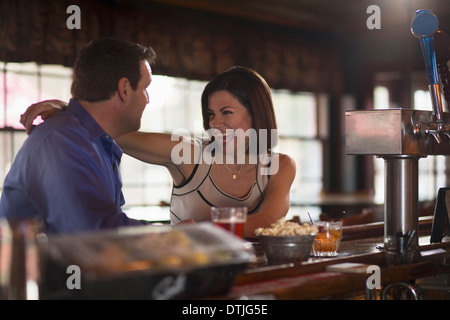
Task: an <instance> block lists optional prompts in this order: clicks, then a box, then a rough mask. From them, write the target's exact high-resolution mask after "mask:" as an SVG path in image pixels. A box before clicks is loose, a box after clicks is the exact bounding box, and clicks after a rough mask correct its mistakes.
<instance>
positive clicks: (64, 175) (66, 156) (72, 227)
mask: <svg viewBox="0 0 450 320" xmlns="http://www.w3.org/2000/svg"><path fill="white" fill-rule="evenodd" d="M121 157H122V150H121V149H120V148H119V146H117V144H116V143H115V142H114V140H113V139H112V138H111V137H110V136H109V135H108V134H107V133H106V132H105V131H104V130H103V129H102V128H101V127H100V126H99V124H98V123H97V122H96V121H95V120H94V119H93V118H92V117H91V115H90V114H89V113H88V112H87V111H86V110H85V109H84V108H83V107H82V106H81V105H80V104H79V103H78V101H76V100H74V99H72V100H70V103H69V106H68V108H67V110H66V111H64V112H58V114H56V115H55V116H53V117H51V118H49V119H47V120H46V121H45V122H44V123H42V124H40V125H39V126H37V127H36V128H35V129H34V130H33V131H32V133H31V134H30V136H29V137H28V138H27V140H26V141H25V143H24V144H23V146H22V148H21V149H20V150H19V152H18V154H17V157H16V159H15V160H14V162H13V164H12V166H11V169H10V171H9V173H8V175H7V177H6V179H5V182H4V185H3V192H2V197H1V199H0V217H6V218H13V219H16V218H17V219H23V218H41V219H43V220H44V221H45V224H46V227H47V232H49V233H53V232H58V233H64V232H77V231H88V230H98V229H104V228H115V227H119V226H127V225H142V224H145V223H147V222H144V221H140V220H133V219H130V218H128V217H127V216H126V214H125V213H124V212H123V211H122V209H121V206H122V205H123V204H124V203H125V200H124V197H123V194H122V181H121V178H120V173H119V164H120V159H121Z"/></svg>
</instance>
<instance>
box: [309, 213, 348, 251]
mask: <svg viewBox="0 0 450 320" xmlns="http://www.w3.org/2000/svg"><path fill="white" fill-rule="evenodd" d="M314 225H315V226H316V227H317V229H318V232H317V235H316V237H315V239H314V243H313V254H314V255H315V256H316V257H336V256H337V255H338V254H339V249H340V244H341V238H342V222H341V221H334V222H332V221H317V222H314Z"/></svg>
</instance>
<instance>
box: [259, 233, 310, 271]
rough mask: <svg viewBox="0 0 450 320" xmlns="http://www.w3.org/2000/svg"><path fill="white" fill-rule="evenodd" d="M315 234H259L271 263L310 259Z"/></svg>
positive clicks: (266, 256)
mask: <svg viewBox="0 0 450 320" xmlns="http://www.w3.org/2000/svg"><path fill="white" fill-rule="evenodd" d="M314 237H315V235H314V234H308V235H292V236H265V235H258V240H259V242H260V244H261V246H262V248H263V250H264V256H265V258H266V261H267V263H269V264H282V263H293V262H301V261H305V260H308V258H309V256H310V255H311V249H312V245H313V242H314Z"/></svg>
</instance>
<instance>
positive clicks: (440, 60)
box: [434, 30, 450, 106]
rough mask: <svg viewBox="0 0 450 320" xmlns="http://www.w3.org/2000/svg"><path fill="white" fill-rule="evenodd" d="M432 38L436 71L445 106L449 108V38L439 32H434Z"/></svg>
mask: <svg viewBox="0 0 450 320" xmlns="http://www.w3.org/2000/svg"><path fill="white" fill-rule="evenodd" d="M434 37H435V49H436V62H437V69H438V72H439V76H440V77H441V83H442V89H443V92H444V97H445V101H447V106H450V71H449V70H448V65H447V62H448V61H449V60H450V38H449V37H448V35H447V34H446V33H445V32H443V31H441V30H438V31H436V33H435V35H434Z"/></svg>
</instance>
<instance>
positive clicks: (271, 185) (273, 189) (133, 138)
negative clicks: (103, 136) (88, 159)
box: [21, 67, 296, 237]
mask: <svg viewBox="0 0 450 320" xmlns="http://www.w3.org/2000/svg"><path fill="white" fill-rule="evenodd" d="M201 102H202V115H203V126H204V129H205V130H206V131H207V132H208V133H209V138H207V139H203V140H199V139H187V138H181V137H176V136H173V135H170V134H164V133H144V132H133V133H129V134H126V135H123V136H121V137H119V138H118V139H116V142H117V143H118V144H119V146H120V147H121V148H122V149H123V151H124V152H125V153H127V154H128V155H130V156H132V157H135V158H137V159H139V160H141V161H144V162H147V163H151V164H157V165H162V166H164V167H166V168H167V169H168V170H169V172H170V174H171V176H172V179H173V183H174V185H173V189H172V197H171V207H170V212H171V221H172V223H177V222H181V221H184V220H195V221H204V220H209V219H210V208H211V206H216V207H223V206H246V207H248V217H247V223H246V227H245V228H246V229H245V233H244V235H245V237H254V236H255V233H254V231H255V229H256V228H258V227H269V226H270V225H271V224H272V223H274V222H275V221H277V220H278V219H280V218H282V217H284V216H285V215H286V213H287V212H288V210H289V203H290V199H289V193H290V188H291V185H292V182H293V180H294V178H295V171H296V168H295V162H294V161H293V159H292V158H290V157H289V156H287V155H285V154H279V153H274V152H273V151H272V148H273V147H274V146H275V145H276V142H277V135H276V129H277V126H276V120H275V113H274V109H273V103H272V97H271V92H270V88H269V86H268V85H267V83H266V82H265V80H264V79H263V78H262V77H261V76H260V75H259V74H257V73H256V72H255V71H253V70H251V69H248V68H244V67H233V68H231V69H229V70H227V71H225V72H223V73H221V74H219V75H217V76H216V77H214V78H213V79H212V80H211V81H210V82H209V83H208V84H207V86H206V87H205V89H204V91H203V93H202V98H201ZM52 104H53V105H55V104H56V106H57V107H58V106H60V107H62V106H64V105H65V103H63V102H61V101H55V100H52V101H50V102H48V103H45V102H43V103H39V104H36V105H33V106H31V107H29V108H28V109H27V111H26V112H25V114H24V115H23V116H22V119H21V122H22V124H24V126H25V127H26V128H27V130H28V131H29V130H31V129H30V128H31V127H32V125H31V123H32V121H33V119H34V118H36V117H37V115H39V114H41V115H42V117H43V118H44V119H45V118H47V117H48V116H50V115H51V114H52V113H54V108H53V107H52Z"/></svg>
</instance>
